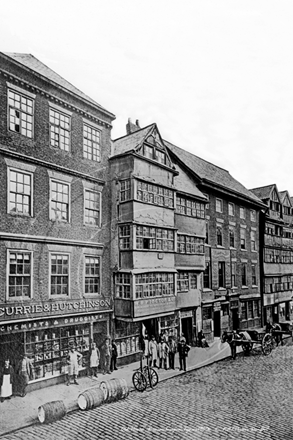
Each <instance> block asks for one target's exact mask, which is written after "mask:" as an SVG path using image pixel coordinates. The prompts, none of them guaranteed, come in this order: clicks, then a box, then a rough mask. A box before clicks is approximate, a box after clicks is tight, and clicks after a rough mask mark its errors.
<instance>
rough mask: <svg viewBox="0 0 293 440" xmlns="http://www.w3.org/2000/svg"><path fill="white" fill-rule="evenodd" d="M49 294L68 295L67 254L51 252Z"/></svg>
mask: <svg viewBox="0 0 293 440" xmlns="http://www.w3.org/2000/svg"><path fill="white" fill-rule="evenodd" d="M50 277H51V283H50V284H51V286H50V287H51V295H52V296H69V255H65V254H51V275H50Z"/></svg>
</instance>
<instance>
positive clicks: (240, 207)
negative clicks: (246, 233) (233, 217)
mask: <svg viewBox="0 0 293 440" xmlns="http://www.w3.org/2000/svg"><path fill="white" fill-rule="evenodd" d="M239 217H240V218H241V219H243V220H245V208H244V206H239Z"/></svg>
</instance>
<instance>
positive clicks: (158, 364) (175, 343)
mask: <svg viewBox="0 0 293 440" xmlns="http://www.w3.org/2000/svg"><path fill="white" fill-rule="evenodd" d="M189 350H190V346H189V345H188V344H187V343H186V338H185V336H184V334H181V337H180V338H179V340H177V338H176V337H175V336H174V335H173V333H172V332H170V334H168V332H167V331H166V332H165V333H161V334H160V336H159V337H158V338H155V336H154V335H153V336H152V337H151V338H149V336H148V334H147V332H146V333H145V335H144V338H143V346H142V351H143V354H144V357H145V358H146V360H147V363H148V365H149V366H150V367H154V368H164V369H165V370H167V369H168V368H169V369H173V370H175V355H176V353H178V355H179V369H180V370H184V371H186V358H187V355H188V352H189Z"/></svg>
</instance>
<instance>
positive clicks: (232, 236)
mask: <svg viewBox="0 0 293 440" xmlns="http://www.w3.org/2000/svg"><path fill="white" fill-rule="evenodd" d="M229 240H230V247H232V248H234V247H235V231H234V228H229Z"/></svg>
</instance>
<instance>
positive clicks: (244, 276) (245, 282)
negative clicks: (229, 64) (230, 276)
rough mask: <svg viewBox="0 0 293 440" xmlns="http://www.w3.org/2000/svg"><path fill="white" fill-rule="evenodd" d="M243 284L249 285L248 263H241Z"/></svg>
mask: <svg viewBox="0 0 293 440" xmlns="http://www.w3.org/2000/svg"><path fill="white" fill-rule="evenodd" d="M241 281H242V286H247V263H241Z"/></svg>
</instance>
